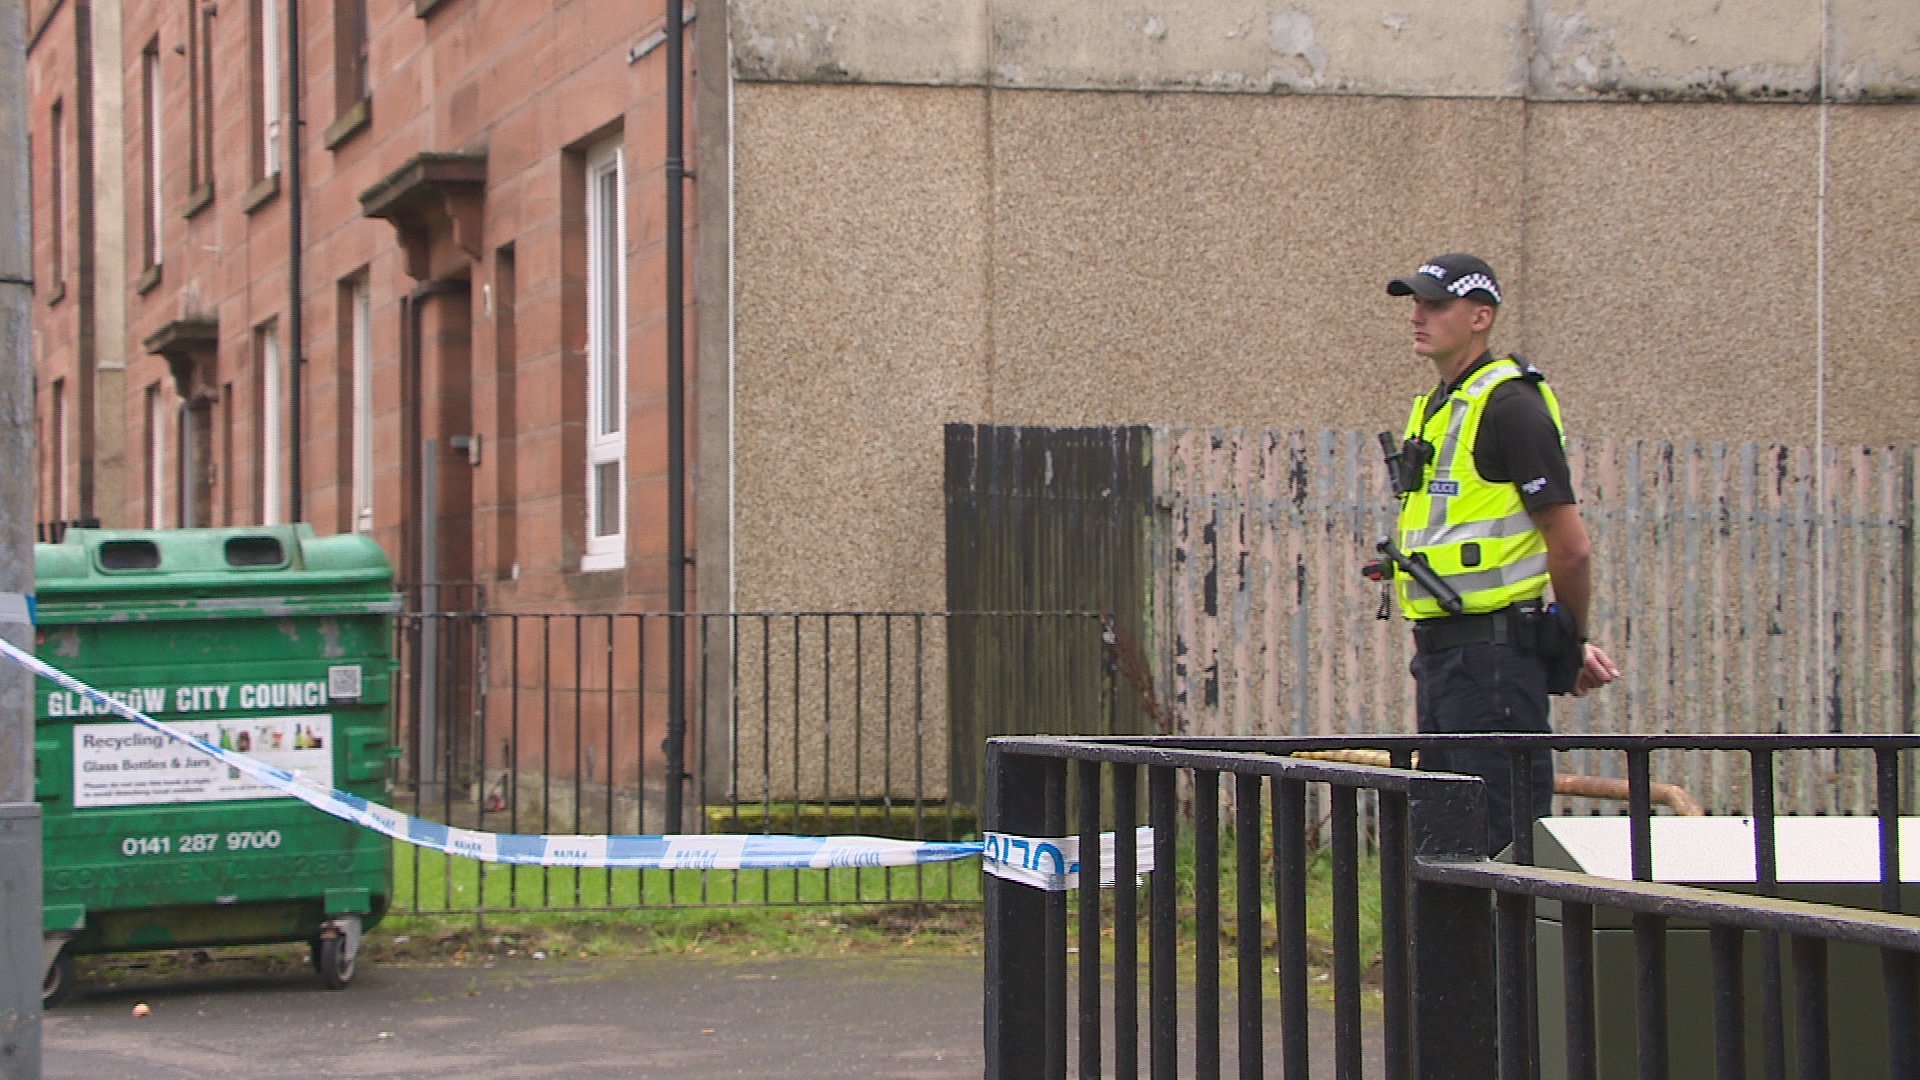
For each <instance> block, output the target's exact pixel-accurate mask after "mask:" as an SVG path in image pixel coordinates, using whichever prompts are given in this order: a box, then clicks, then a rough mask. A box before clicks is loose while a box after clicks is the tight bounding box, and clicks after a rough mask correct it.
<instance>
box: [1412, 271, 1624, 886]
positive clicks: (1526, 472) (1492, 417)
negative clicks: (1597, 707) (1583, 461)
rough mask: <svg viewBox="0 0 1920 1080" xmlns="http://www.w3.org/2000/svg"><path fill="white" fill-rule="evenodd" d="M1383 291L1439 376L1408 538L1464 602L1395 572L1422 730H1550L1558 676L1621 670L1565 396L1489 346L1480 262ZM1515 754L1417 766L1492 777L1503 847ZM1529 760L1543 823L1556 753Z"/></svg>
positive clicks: (1565, 683) (1490, 319)
mask: <svg viewBox="0 0 1920 1080" xmlns="http://www.w3.org/2000/svg"><path fill="white" fill-rule="evenodd" d="M1387 293H1388V295H1390V296H1410V297H1412V298H1413V351H1414V352H1415V353H1417V354H1419V355H1420V356H1423V357H1425V358H1427V359H1428V360H1431V361H1432V362H1433V367H1434V371H1435V373H1436V374H1437V375H1438V376H1439V379H1440V382H1439V385H1438V386H1437V387H1435V388H1434V390H1433V391H1432V392H1431V393H1428V394H1425V395H1423V396H1421V397H1420V398H1419V399H1417V400H1416V401H1415V402H1414V403H1413V412H1412V415H1411V416H1410V417H1409V418H1408V421H1407V427H1406V436H1405V438H1406V441H1405V442H1404V443H1403V444H1402V453H1403V455H1404V456H1403V457H1402V459H1401V461H1400V463H1399V465H1400V468H1399V472H1400V474H1401V475H1402V476H1404V477H1406V482H1405V483H1396V485H1395V486H1396V489H1399V490H1400V491H1401V495H1400V498H1401V504H1400V521H1399V528H1398V542H1399V547H1400V549H1401V551H1402V552H1403V553H1404V554H1405V555H1407V556H1408V557H1410V558H1413V559H1416V560H1418V561H1420V562H1423V563H1425V564H1426V566H1427V567H1428V568H1430V569H1431V570H1432V571H1434V573H1435V574H1437V575H1438V576H1439V578H1440V580H1441V581H1442V582H1444V583H1445V585H1446V586H1447V587H1448V589H1447V590H1445V591H1451V592H1452V593H1456V594H1457V595H1458V603H1457V604H1443V602H1442V601H1443V597H1441V596H1436V595H1435V594H1434V593H1433V592H1431V591H1430V590H1428V589H1427V588H1425V587H1423V586H1422V585H1421V584H1420V583H1418V582H1416V581H1414V580H1413V579H1412V577H1411V576H1410V575H1408V574H1406V573H1404V572H1403V573H1399V574H1396V575H1395V576H1394V582H1395V594H1396V596H1397V597H1398V600H1399V604H1400V610H1401V613H1402V614H1404V615H1405V616H1406V617H1407V618H1408V619H1411V620H1413V639H1414V647H1415V653H1414V658H1413V665H1412V668H1413V678H1414V683H1415V707H1416V714H1417V716H1418V719H1419V725H1420V730H1421V732H1423V733H1436V734H1447V733H1455V732H1502V731H1514V732H1545V731H1548V730H1549V728H1548V724H1547V698H1548V693H1549V678H1550V674H1551V673H1555V672H1557V673H1558V674H1557V675H1556V676H1555V678H1556V681H1557V682H1558V684H1559V685H1557V686H1555V687H1554V691H1555V692H1561V693H1572V694H1574V695H1576V696H1578V695H1584V694H1586V693H1587V692H1588V691H1590V690H1593V689H1595V688H1597V687H1600V686H1604V685H1605V684H1607V683H1609V682H1611V681H1613V680H1614V679H1615V678H1617V677H1618V676H1619V674H1620V672H1619V669H1618V668H1617V667H1615V666H1614V663H1613V661H1612V660H1611V659H1609V658H1608V656H1607V654H1606V653H1605V652H1603V651H1601V650H1600V649H1599V647H1597V646H1595V645H1591V644H1588V643H1587V641H1586V626H1587V612H1588V607H1589V597H1590V592H1591V579H1590V577H1589V573H1588V563H1589V560H1590V558H1591V547H1590V545H1589V542H1588V540H1587V530H1586V526H1585V525H1584V524H1582V522H1581V520H1580V510H1579V507H1578V505H1577V503H1576V500H1575V498H1574V494H1573V481H1572V478H1571V477H1570V475H1569V473H1568V470H1567V455H1566V449H1565V445H1564V431H1563V428H1562V425H1561V422H1560V406H1559V403H1558V402H1557V401H1556V400H1555V399H1554V396H1553V391H1552V390H1550V389H1548V388H1547V383H1546V380H1545V378H1544V377H1543V376H1542V375H1541V374H1540V372H1539V371H1538V370H1537V369H1535V368H1534V367H1533V366H1532V365H1531V364H1528V363H1527V362H1526V361H1525V360H1522V359H1520V358H1518V357H1503V358H1499V359H1496V358H1495V357H1494V355H1493V353H1492V351H1491V350H1490V349H1489V348H1488V344H1487V343H1488V339H1489V336H1490V335H1491V334H1492V331H1493V325H1494V321H1495V318H1496V316H1497V315H1498V313H1499V308H1500V283H1499V281H1498V280H1497V279H1496V278H1495V277H1494V273H1493V268H1492V267H1490V266H1488V265H1487V264H1486V263H1485V262H1484V261H1482V260H1480V259H1478V258H1476V257H1474V256H1472V255H1463V254H1453V255H1441V256H1439V257H1437V258H1433V259H1429V260H1427V262H1425V263H1424V264H1422V265H1421V266H1420V267H1419V269H1417V270H1416V271H1414V273H1412V274H1410V275H1408V276H1407V277H1403V278H1395V279H1394V280H1393V281H1390V282H1388V283H1387ZM1549 584H1551V585H1552V586H1553V600H1554V605H1555V606H1554V608H1552V609H1548V608H1546V607H1545V606H1544V598H1545V594H1546V591H1547V586H1548V585H1549ZM1445 599H1446V600H1451V599H1452V598H1451V597H1445ZM1448 606H1452V607H1457V608H1458V609H1459V614H1452V613H1450V612H1449V611H1448V610H1447V608H1448ZM1511 761H1512V756H1511V755H1510V754H1509V753H1508V752H1506V751H1504V750H1499V749H1491V748H1486V749H1469V748H1448V749H1442V750H1432V751H1427V752H1424V753H1422V754H1421V760H1420V767H1421V768H1423V769H1434V770H1438V771H1443V772H1458V773H1468V774H1471V775H1476V776H1480V777H1483V778H1485V780H1486V781H1487V811H1488V825H1489V833H1490V835H1489V837H1488V839H1489V842H1490V845H1491V846H1490V850H1491V851H1494V852H1498V851H1500V850H1501V849H1503V848H1505V847H1506V846H1507V844H1508V843H1509V842H1510V841H1511V840H1512V820H1513V819H1512V809H1511V807H1512V783H1511V781H1512V773H1511ZM1532 767H1533V777H1532V780H1533V783H1532V788H1533V816H1534V817H1545V816H1547V815H1548V814H1550V813H1551V812H1552V807H1553V756H1552V754H1551V753H1550V752H1548V751H1546V750H1538V751H1535V752H1533V754H1532Z"/></svg>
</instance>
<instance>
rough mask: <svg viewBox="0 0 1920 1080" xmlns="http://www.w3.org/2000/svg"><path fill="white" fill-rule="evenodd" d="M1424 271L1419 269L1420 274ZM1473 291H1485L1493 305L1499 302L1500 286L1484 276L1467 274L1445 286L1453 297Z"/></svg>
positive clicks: (1424, 269)
mask: <svg viewBox="0 0 1920 1080" xmlns="http://www.w3.org/2000/svg"><path fill="white" fill-rule="evenodd" d="M1426 269H1427V268H1426V267H1424V266H1423V267H1421V268H1420V270H1421V272H1422V273H1424V272H1425V271H1426ZM1475 289H1485V290H1486V291H1487V293H1488V295H1490V296H1492V297H1493V302H1494V303H1496V304H1497V303H1499V302H1500V286H1498V285H1495V284H1494V283H1493V279H1492V278H1490V277H1488V276H1487V275H1485V274H1468V275H1467V276H1466V277H1463V278H1461V279H1460V280H1459V281H1456V282H1454V283H1453V284H1451V285H1448V286H1447V291H1448V292H1450V293H1452V294H1453V295H1455V296H1465V295H1467V294H1468V293H1470V292H1472V291H1473V290H1475Z"/></svg>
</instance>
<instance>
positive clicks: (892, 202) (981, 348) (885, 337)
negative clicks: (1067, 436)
mask: <svg viewBox="0 0 1920 1080" xmlns="http://www.w3.org/2000/svg"><path fill="white" fill-rule="evenodd" d="M736 110H737V111H736V113H735V118H736V123H737V125H738V129H739V130H740V131H741V132H742V133H750V134H749V135H748V137H746V138H743V139H741V140H740V141H739V144H738V155H739V156H738V159H737V160H738V172H737V180H736V185H737V187H736V199H737V206H738V211H737V214H738V217H737V220H736V225H735V228H736V234H735V235H736V245H737V247H736V266H737V270H736V274H737V277H736V279H735V294H734V295H735V312H736V319H737V330H736V335H737V336H736V346H735V347H736V354H737V356H738V369H737V371H736V374H735V399H734V424H733V430H734V433H735V443H734V446H735V455H736V456H735V462H734V470H735V477H736V481H735V495H734V504H735V518H734V520H735V523H736V527H735V536H736V538H737V541H738V544H737V547H736V553H735V559H736V572H737V581H738V593H737V603H738V606H739V608H740V609H741V610H764V609H774V610H792V609H799V608H807V607H812V606H829V607H833V608H838V609H845V608H859V607H876V608H877V607H894V608H922V609H928V608H938V607H940V606H941V600H942V597H943V595H944V578H943V575H942V571H941V566H942V565H943V564H942V561H941V560H942V559H943V557H944V556H943V549H942V537H943V533H942V525H941V521H942V518H941V501H940V499H941V497H940V484H939V475H940V447H941V425H942V424H943V423H944V422H945V421H947V420H950V419H953V418H955V417H962V416H974V415H979V413H980V412H981V411H982V409H983V407H984V402H985V399H986V350H987V348H988V338H987V335H986V321H985V313H986V290H987V248H986V245H987V236H988V225H987V214H988V206H987V201H986V193H987V160H988V155H987V141H986V136H987V129H986V123H985V120H986V116H985V112H984V99H983V94H982V92H980V91H973V90H958V91H956V90H945V91H942V90H928V89H912V88H892V89H886V88H860V87H844V88H836V89H834V90H832V91H829V92H825V93H822V92H820V91H818V90H814V89H809V88H806V87H776V86H742V87H740V88H739V95H738V98H737V101H736Z"/></svg>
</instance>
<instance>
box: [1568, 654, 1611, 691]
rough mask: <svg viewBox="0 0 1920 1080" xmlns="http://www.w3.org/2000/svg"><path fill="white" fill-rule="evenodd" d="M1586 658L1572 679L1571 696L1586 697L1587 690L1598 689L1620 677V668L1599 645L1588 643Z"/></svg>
mask: <svg viewBox="0 0 1920 1080" xmlns="http://www.w3.org/2000/svg"><path fill="white" fill-rule="evenodd" d="M1584 647H1585V649H1586V651H1587V660H1586V663H1585V664H1583V665H1582V666H1581V668H1580V674H1579V676H1578V677H1576V678H1575V679H1574V680H1573V696H1574V697H1586V696H1587V693H1588V691H1591V690H1598V689H1599V688H1601V687H1603V686H1605V685H1607V684H1608V683H1610V682H1612V681H1613V680H1615V679H1617V678H1619V677H1620V668H1619V666H1618V665H1616V664H1615V663H1614V662H1613V658H1612V657H1610V656H1608V655H1607V654H1606V652H1605V651H1603V650H1602V649H1601V648H1600V646H1598V645H1593V644H1588V645H1586V646H1584Z"/></svg>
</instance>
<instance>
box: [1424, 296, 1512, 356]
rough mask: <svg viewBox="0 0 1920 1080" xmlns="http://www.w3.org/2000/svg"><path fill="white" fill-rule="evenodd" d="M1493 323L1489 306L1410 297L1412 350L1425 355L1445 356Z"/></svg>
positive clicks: (1456, 352)
mask: <svg viewBox="0 0 1920 1080" xmlns="http://www.w3.org/2000/svg"><path fill="white" fill-rule="evenodd" d="M1492 326H1493V308H1491V307H1489V306H1488V305H1486V304H1476V303H1474V302H1472V301H1470V300H1462V299H1460V298H1458V297H1449V298H1447V299H1445V300H1429V299H1427V298H1426V297H1424V296H1416V297H1414V298H1413V351H1414V352H1415V353H1417V354H1419V355H1421V356H1424V357H1427V358H1428V359H1439V360H1448V359H1452V358H1455V357H1457V356H1459V355H1460V353H1461V352H1463V351H1464V350H1466V349H1467V348H1468V347H1469V346H1471V345H1472V344H1473V336H1474V335H1475V334H1477V333H1481V332H1484V331H1486V330H1487V329H1489V328H1491V327H1492Z"/></svg>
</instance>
